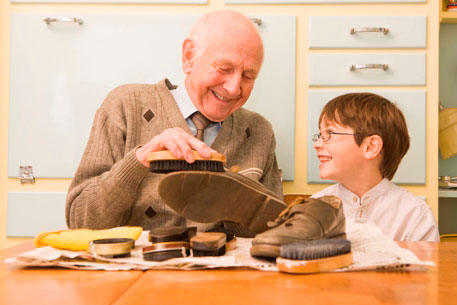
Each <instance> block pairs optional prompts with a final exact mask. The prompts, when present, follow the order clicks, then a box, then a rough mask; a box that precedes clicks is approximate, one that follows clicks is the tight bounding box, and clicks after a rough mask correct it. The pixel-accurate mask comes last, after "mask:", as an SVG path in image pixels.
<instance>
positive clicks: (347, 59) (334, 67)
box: [308, 53, 425, 86]
mask: <svg viewBox="0 0 457 305" xmlns="http://www.w3.org/2000/svg"><path fill="white" fill-rule="evenodd" d="M308 67H309V68H308V69H309V85H310V86H424V85H425V53H408V54H406V53H397V54H390V53H389V54H387V53H379V54H311V55H310V56H309V61H308Z"/></svg>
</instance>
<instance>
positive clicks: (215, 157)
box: [147, 150, 226, 164]
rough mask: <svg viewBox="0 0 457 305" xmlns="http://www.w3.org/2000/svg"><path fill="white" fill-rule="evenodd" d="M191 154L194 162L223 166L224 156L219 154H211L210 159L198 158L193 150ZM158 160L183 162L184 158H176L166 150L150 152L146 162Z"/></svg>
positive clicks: (197, 154)
mask: <svg viewBox="0 0 457 305" xmlns="http://www.w3.org/2000/svg"><path fill="white" fill-rule="evenodd" d="M192 153H193V154H194V158H195V160H208V161H220V162H222V163H224V164H225V162H226V159H225V155H223V154H220V153H211V157H209V158H208V159H206V158H203V157H202V156H200V155H199V153H198V152H197V151H195V150H192ZM159 160H184V158H176V157H175V156H173V154H172V153H171V152H170V151H168V150H159V151H155V152H152V153H150V154H149V155H148V159H147V161H148V162H151V161H159Z"/></svg>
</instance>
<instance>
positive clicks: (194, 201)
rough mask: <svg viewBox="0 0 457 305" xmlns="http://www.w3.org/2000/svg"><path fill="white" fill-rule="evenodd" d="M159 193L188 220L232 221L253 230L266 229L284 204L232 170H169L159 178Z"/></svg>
mask: <svg viewBox="0 0 457 305" xmlns="http://www.w3.org/2000/svg"><path fill="white" fill-rule="evenodd" d="M159 195H160V197H161V198H162V200H163V201H164V202H165V203H166V204H167V205H168V206H169V207H170V208H171V209H173V210H174V211H175V212H176V213H178V214H179V215H181V216H183V217H185V218H187V219H190V220H192V221H196V222H201V223H210V222H234V223H238V224H241V225H244V226H246V227H247V228H248V229H249V230H250V231H252V232H254V233H260V232H263V231H265V230H267V229H268V226H267V222H268V221H271V220H273V219H275V218H276V217H277V216H278V215H279V213H280V212H281V211H282V210H284V208H285V207H286V204H285V203H284V202H283V201H282V200H280V199H278V197H277V196H276V194H274V193H273V192H271V191H270V190H268V189H267V188H266V187H265V186H264V185H263V184H261V183H260V182H257V181H254V180H252V179H250V178H248V177H245V176H243V175H240V174H237V173H232V172H222V173H219V172H208V171H180V172H172V173H169V174H166V175H165V176H163V177H162V179H161V180H160V183H159Z"/></svg>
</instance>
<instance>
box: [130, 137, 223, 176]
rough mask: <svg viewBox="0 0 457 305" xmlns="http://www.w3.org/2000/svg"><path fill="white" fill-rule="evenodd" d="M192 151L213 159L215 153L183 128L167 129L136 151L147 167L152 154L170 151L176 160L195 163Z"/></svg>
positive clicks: (137, 156)
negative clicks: (181, 159) (148, 158)
mask: <svg viewBox="0 0 457 305" xmlns="http://www.w3.org/2000/svg"><path fill="white" fill-rule="evenodd" d="M192 149H193V150H196V151H197V152H198V153H199V155H200V156H202V157H203V158H209V157H211V152H215V151H214V150H212V149H211V148H210V147H209V146H208V145H206V144H205V143H204V142H202V141H200V140H198V139H197V138H195V137H194V136H192V135H190V134H188V133H187V132H185V131H184V130H182V129H181V128H169V129H165V130H164V131H163V132H162V133H161V134H159V135H157V136H155V137H154V138H152V139H151V140H150V141H149V142H148V143H146V144H145V145H143V146H142V147H140V148H138V149H137V150H136V158H137V159H138V161H140V162H141V164H143V165H144V166H146V167H149V162H148V161H147V157H148V155H149V154H150V153H151V152H154V151H159V150H169V151H170V152H171V153H172V154H173V155H174V156H175V157H176V158H182V157H184V159H185V160H186V161H187V162H189V163H193V162H194V161H195V158H194V155H193V154H192Z"/></svg>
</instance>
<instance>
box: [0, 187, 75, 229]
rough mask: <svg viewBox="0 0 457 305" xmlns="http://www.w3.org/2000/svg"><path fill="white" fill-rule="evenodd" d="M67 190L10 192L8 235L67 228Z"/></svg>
mask: <svg viewBox="0 0 457 305" xmlns="http://www.w3.org/2000/svg"><path fill="white" fill-rule="evenodd" d="M66 196H67V193H65V192H8V212H7V232H6V235H7V236H8V237H34V236H36V235H37V234H38V233H40V232H42V231H56V230H65V229H67V225H66V222H65V198H66Z"/></svg>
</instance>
